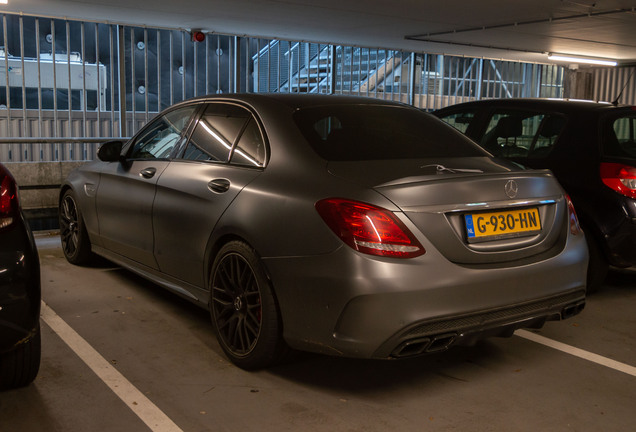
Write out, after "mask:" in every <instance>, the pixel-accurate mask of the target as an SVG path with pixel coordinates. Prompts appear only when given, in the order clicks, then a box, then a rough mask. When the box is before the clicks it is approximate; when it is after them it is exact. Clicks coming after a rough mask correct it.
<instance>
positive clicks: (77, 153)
mask: <svg viewBox="0 0 636 432" xmlns="http://www.w3.org/2000/svg"><path fill="white" fill-rule="evenodd" d="M111 140H128V138H120V137H109V138H86V137H67V138H0V161H2V162H8V163H17V162H77V161H91V160H94V159H96V158H97V150H98V149H99V146H100V145H102V144H103V143H105V142H107V141H111Z"/></svg>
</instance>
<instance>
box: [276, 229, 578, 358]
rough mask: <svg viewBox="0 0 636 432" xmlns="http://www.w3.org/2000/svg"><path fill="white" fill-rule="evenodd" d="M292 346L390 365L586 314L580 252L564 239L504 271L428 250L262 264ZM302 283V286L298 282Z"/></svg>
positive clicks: (574, 240)
mask: <svg viewBox="0 0 636 432" xmlns="http://www.w3.org/2000/svg"><path fill="white" fill-rule="evenodd" d="M264 262H265V264H266V266H267V268H268V271H269V272H270V276H271V278H272V282H273V285H274V290H275V291H276V295H277V298H278V301H279V304H280V307H281V313H282V318H283V326H284V336H285V339H286V341H287V342H288V344H289V345H290V346H292V347H293V348H297V349H303V350H309V351H317V352H322V353H327V354H331V355H342V356H348V357H361V358H392V357H404V356H408V355H417V354H421V353H424V352H431V351H437V350H442V349H445V348H447V347H449V346H450V345H452V344H455V343H462V344H466V343H472V342H473V341H474V340H475V339H478V338H480V337H484V336H492V335H510V334H512V332H513V331H514V330H515V329H516V328H520V327H540V326H541V325H542V324H543V322H545V321H546V320H554V319H562V318H568V317H569V316H572V315H574V314H576V313H578V312H580V311H581V310H582V309H583V306H584V303H585V280H586V271H587V270H586V268H587V248H586V247H585V239H584V236H583V235H579V236H575V237H572V236H570V237H569V239H568V242H567V244H566V247H565V249H564V250H563V251H562V252H561V253H559V254H557V255H556V256H553V257H551V258H549V259H546V260H543V261H539V262H536V263H530V264H528V263H527V262H526V263H524V264H520V265H518V266H515V265H511V264H510V263H508V266H507V267H506V268H497V267H496V266H494V265H490V266H487V265H483V266H472V267H467V266H461V265H457V264H454V263H451V262H449V261H447V260H445V259H444V258H443V257H442V256H441V255H440V254H439V253H437V252H436V251H435V250H434V249H428V248H427V253H426V254H425V255H424V256H422V257H419V258H416V259H411V260H401V261H400V260H397V261H396V260H391V259H386V258H372V257H370V256H367V255H362V254H359V253H357V252H354V251H353V250H351V249H349V248H346V247H342V248H340V249H339V250H338V251H336V252H334V253H333V254H330V255H324V256H315V257H303V258H297V257H296V258H277V259H264ZM301 281H302V282H301Z"/></svg>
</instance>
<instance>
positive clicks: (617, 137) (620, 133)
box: [603, 117, 636, 158]
mask: <svg viewBox="0 0 636 432" xmlns="http://www.w3.org/2000/svg"><path fill="white" fill-rule="evenodd" d="M609 134H610V136H609V137H608V138H606V139H605V140H604V143H603V153H604V154H605V155H608V156H618V157H632V158H633V157H636V117H621V118H618V119H616V120H614V122H613V123H612V128H611V130H610V131H609ZM612 135H613V136H612Z"/></svg>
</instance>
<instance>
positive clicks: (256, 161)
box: [230, 118, 265, 167]
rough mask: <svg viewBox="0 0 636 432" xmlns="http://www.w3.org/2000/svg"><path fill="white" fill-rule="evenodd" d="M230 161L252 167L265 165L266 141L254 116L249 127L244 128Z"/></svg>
mask: <svg viewBox="0 0 636 432" xmlns="http://www.w3.org/2000/svg"><path fill="white" fill-rule="evenodd" d="M230 163H233V164H237V165H247V166H252V167H262V166H263V165H265V141H264V140H263V135H262V134H261V130H260V129H259V128H258V124H257V123H256V120H254V118H251V119H250V120H249V123H248V124H247V127H246V128H245V129H244V130H243V133H242V134H241V138H239V141H238V144H237V145H236V148H235V149H234V151H233V152H232V158H231V159H230Z"/></svg>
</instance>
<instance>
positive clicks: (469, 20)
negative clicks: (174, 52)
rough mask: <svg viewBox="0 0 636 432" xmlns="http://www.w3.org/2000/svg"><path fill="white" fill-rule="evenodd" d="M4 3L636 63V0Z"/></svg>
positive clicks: (446, 48)
mask: <svg viewBox="0 0 636 432" xmlns="http://www.w3.org/2000/svg"><path fill="white" fill-rule="evenodd" d="M8 1H9V4H8V5H0V11H12V12H21V13H24V14H28V15H37V16H45V17H66V18H68V19H80V20H91V21H108V22H112V23H117V24H130V25H146V26H149V27H166V28H182V29H188V30H202V31H204V32H214V33H221V34H237V35H246V36H256V37H266V38H278V39H289V40H301V41H311V42H323V43H335V44H345V45H357V46H363V47H372V48H388V49H401V50H405V51H415V52H426V53H433V54H452V55H465V56H469V57H487V58H495V59H505V60H521V61H531V62H533V61H536V62H548V59H547V53H561V54H573V55H579V56H591V57H603V58H610V59H616V60H618V61H619V63H620V64H632V65H633V64H636V0H599V1H596V2H592V1H591V0H573V1H570V0H526V1H519V0H436V1H431V0H365V1H355V0H321V1H315V0H178V1H175V0H134V1H131V0H110V1H104V0H8Z"/></svg>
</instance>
